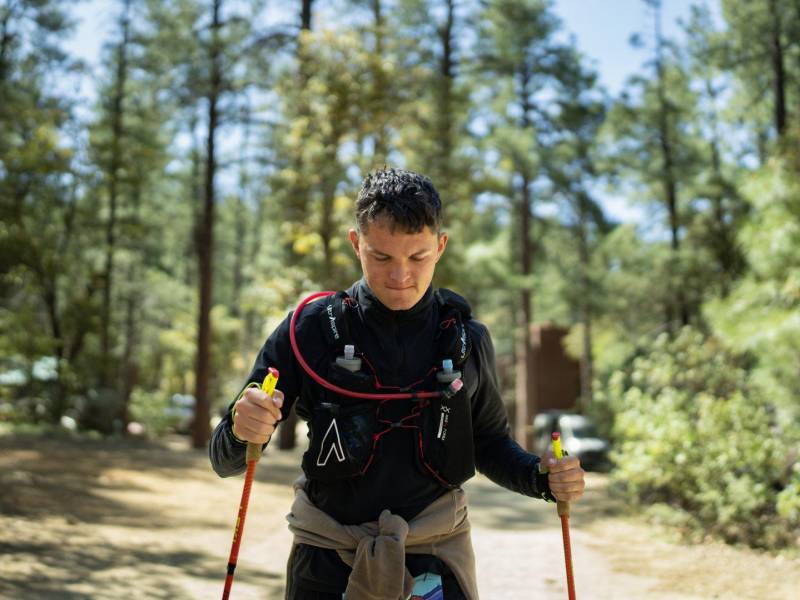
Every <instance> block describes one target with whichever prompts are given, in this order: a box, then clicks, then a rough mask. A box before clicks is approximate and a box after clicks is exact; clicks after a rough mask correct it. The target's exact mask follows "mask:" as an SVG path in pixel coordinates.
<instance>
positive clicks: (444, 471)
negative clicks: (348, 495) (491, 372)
mask: <svg viewBox="0 0 800 600" xmlns="http://www.w3.org/2000/svg"><path fill="white" fill-rule="evenodd" d="M434 301H435V302H437V304H438V307H439V311H438V312H439V323H438V326H437V331H436V333H435V335H434V343H435V344H436V352H435V357H436V358H435V363H434V364H432V365H430V367H429V368H428V370H427V372H426V374H425V376H424V377H423V378H422V379H421V380H420V381H418V382H415V383H413V384H409V385H408V387H405V388H401V389H397V388H392V389H391V392H405V393H411V394H412V395H413V394H415V393H420V392H431V391H441V392H444V391H445V390H446V389H447V388H448V386H449V384H448V383H442V382H440V381H439V380H438V379H437V376H436V375H437V373H438V372H440V371H442V361H443V360H444V359H451V360H452V361H453V368H454V370H456V371H457V370H460V371H462V376H461V377H462V380H463V381H464V383H465V385H464V386H462V388H461V389H460V390H459V391H458V392H456V393H455V394H453V395H451V396H450V397H446V395H440V396H439V397H434V398H415V397H412V399H411V400H374V399H361V398H354V397H350V396H346V395H344V394H340V393H336V392H333V391H331V390H329V389H326V388H324V387H323V386H321V385H319V384H318V383H316V382H313V381H311V382H310V384H309V385H310V388H311V389H310V392H311V393H310V394H309V396H310V399H309V401H310V404H311V406H310V407H308V408H309V409H310V410H306V411H305V412H306V413H307V414H306V415H304V417H307V418H308V425H309V447H308V450H307V451H306V452H305V454H304V455H303V462H302V467H303V471H304V472H305V474H306V476H307V477H308V478H309V479H316V480H319V481H323V482H333V481H338V480H342V479H346V478H349V477H358V476H361V475H364V474H365V473H366V472H367V471H368V469H371V468H377V464H378V463H380V458H381V440H382V438H383V437H384V436H387V435H409V431H410V434H411V435H413V436H414V438H415V443H414V449H415V450H414V456H413V457H409V458H413V460H415V463H416V464H417V466H418V467H419V469H420V470H421V471H422V472H424V473H426V474H428V475H430V476H431V477H433V478H434V479H436V481H438V482H439V483H440V484H442V485H443V486H445V487H447V488H454V487H458V486H459V485H461V484H462V483H464V482H465V481H466V480H467V479H469V478H470V477H472V475H474V474H475V457H474V448H473V437H472V412H471V405H470V401H469V397H470V392H471V391H473V390H474V385H473V386H470V385H466V384H467V382H468V380H467V379H465V375H466V372H465V371H466V370H470V372H471V376H470V377H469V381H470V382H475V381H476V377H475V376H474V372H473V371H474V366H473V365H472V364H471V363H469V361H468V360H467V359H468V358H469V355H470V350H471V341H470V336H469V334H468V332H467V328H466V325H465V322H466V321H467V319H469V318H470V307H469V304H468V303H467V302H466V300H464V299H463V298H461V297H460V296H458V295H457V294H455V293H454V292H451V291H449V290H446V289H439V290H437V291H436V292H435V300H434ZM321 302H323V303H324V305H325V307H324V310H322V311H320V313H319V315H320V322H319V326H320V327H321V328H322V333H323V336H324V340H325V341H326V342H327V349H328V352H327V356H326V360H325V361H323V365H322V368H321V369H320V372H318V374H319V375H320V376H322V377H323V378H324V379H326V380H328V381H329V382H330V383H332V384H334V385H336V386H338V387H340V388H344V389H346V390H349V391H354V392H362V393H375V394H380V393H386V391H387V390H386V388H384V387H382V386H381V384H380V373H377V372H375V370H374V369H373V367H372V362H371V361H370V360H369V359H370V357H369V356H366V355H364V354H363V353H362V352H361V349H360V348H359V339H358V336H359V333H360V329H361V328H360V322H359V319H360V316H359V315H358V312H357V311H358V305H357V302H356V301H355V300H354V299H353V298H351V297H350V296H348V295H347V294H346V293H345V292H337V293H336V294H335V295H331V296H329V297H327V298H325V299H324V300H321ZM311 329H315V328H313V327H312V328H311ZM318 333H319V330H317V334H318ZM346 345H353V346H354V347H355V356H356V357H358V358H361V359H362V360H361V368H360V369H359V370H358V371H355V372H353V371H350V370H348V369H346V368H344V367H342V366H340V365H338V364H337V363H336V358H337V357H338V356H342V355H343V353H344V347H345V346H346ZM302 346H303V344H302V340H300V344H299V349H300V351H301V352H302ZM468 388H469V389H468ZM395 402H401V403H405V404H404V406H405V407H406V408H407V410H405V409H402V410H398V409H400V407H398V406H395V407H392V408H390V407H389V406H388V405H389V403H395ZM398 412H400V413H402V416H399V417H398V416H397V415H398ZM388 413H391V414H392V415H393V418H390V417H389V415H388ZM396 429H399V430H406V431H395V430H396Z"/></svg>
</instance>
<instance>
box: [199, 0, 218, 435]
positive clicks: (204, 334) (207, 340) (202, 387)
mask: <svg viewBox="0 0 800 600" xmlns="http://www.w3.org/2000/svg"><path fill="white" fill-rule="evenodd" d="M221 4H222V0H214V4H213V17H212V22H211V44H210V46H209V56H208V59H209V63H210V66H211V77H210V81H209V89H208V137H207V140H206V173H205V197H204V202H203V215H202V221H201V224H200V235H199V242H200V244H199V247H198V249H197V250H198V267H199V270H200V311H199V315H198V328H197V372H196V381H197V388H196V393H195V399H196V404H195V413H194V423H193V424H192V443H193V445H194V447H195V448H204V447H205V446H206V444H207V443H208V440H209V438H210V437H211V429H210V426H209V422H208V421H209V417H210V413H211V411H210V400H209V369H210V367H211V363H210V353H211V339H212V331H211V303H212V289H213V260H214V200H215V199H214V175H215V173H216V170H217V164H216V154H215V152H216V148H215V137H216V132H217V122H218V119H219V115H218V113H217V103H218V102H219V96H220V93H221V90H222V72H221V68H220V54H221V52H220V47H219V44H220V42H219V29H220V26H221V23H220V15H219V13H220V5H221Z"/></svg>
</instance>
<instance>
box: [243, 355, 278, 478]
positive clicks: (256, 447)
mask: <svg viewBox="0 0 800 600" xmlns="http://www.w3.org/2000/svg"><path fill="white" fill-rule="evenodd" d="M278 377H280V373H278V369H275V368H273V367H270V368H269V369H268V370H267V375H266V377H264V381H262V382H261V390H262V391H264V392H266V394H267V395H268V396H269V397H272V394H274V393H275V386H276V385H278ZM262 452H263V447H262V446H261V444H254V443H253V442H247V452H246V454H245V461H246V462H250V461H251V460H255V461H258V459H260V458H261V453H262Z"/></svg>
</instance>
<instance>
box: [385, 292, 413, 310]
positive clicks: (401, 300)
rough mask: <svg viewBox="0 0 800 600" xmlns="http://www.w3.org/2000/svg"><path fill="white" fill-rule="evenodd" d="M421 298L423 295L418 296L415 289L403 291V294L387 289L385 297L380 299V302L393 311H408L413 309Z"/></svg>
mask: <svg viewBox="0 0 800 600" xmlns="http://www.w3.org/2000/svg"><path fill="white" fill-rule="evenodd" d="M421 297H422V296H421V295H419V296H418V295H417V291H416V290H415V289H411V290H403V291H402V292H397V291H395V290H391V289H386V290H384V297H383V298H379V300H380V301H381V302H382V303H383V305H384V306H385V307H386V308H389V309H391V310H408V309H409V308H413V307H414V305H415V304H416V303H417V302H419V299H420V298H421Z"/></svg>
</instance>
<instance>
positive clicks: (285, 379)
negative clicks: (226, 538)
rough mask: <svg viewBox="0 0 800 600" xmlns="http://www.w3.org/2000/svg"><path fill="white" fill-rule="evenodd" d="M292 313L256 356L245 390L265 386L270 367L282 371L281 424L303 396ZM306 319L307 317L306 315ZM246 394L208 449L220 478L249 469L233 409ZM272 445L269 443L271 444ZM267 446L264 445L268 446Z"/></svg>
mask: <svg viewBox="0 0 800 600" xmlns="http://www.w3.org/2000/svg"><path fill="white" fill-rule="evenodd" d="M291 316H292V313H289V316H287V317H286V319H284V321H283V322H282V323H281V324H280V325H279V326H278V328H277V329H275V331H273V332H272V335H270V336H269V338H267V341H266V342H264V345H263V346H262V347H261V350H260V351H259V353H258V356H256V360H255V363H254V364H253V368H252V370H251V371H250V375H249V376H248V377H247V381H246V382H245V385H243V386H242V391H244V389H245V387H247V385H248V384H249V383H251V382H256V383H258V384H261V382H262V381H263V380H264V377H265V376H266V374H267V369H268V368H269V367H275V368H276V369H278V371H279V372H280V378H279V379H278V386H277V387H278V389H279V390H281V391H282V392H283V394H284V402H283V406H282V407H281V421H284V420H285V419H286V418H287V417H288V416H289V413H290V411H291V409H292V405H293V404H294V403H295V400H296V399H297V396H298V395H299V393H300V374H299V371H300V369H301V367H300V365H299V364H298V363H297V361H296V359H295V357H294V353H293V352H292V347H291V343H290V341H289V324H290V321H291ZM303 316H305V315H303ZM242 391H240V392H239V394H237V396H236V398H234V400H233V402H231V403H230V405H229V406H228V410H227V411H226V413H225V416H224V417H223V419H222V421H220V422H219V424H218V425H217V427H216V428H215V429H214V432H213V433H212V435H211V443H210V444H209V447H208V452H209V457H210V459H211V466H212V467H213V468H214V471H215V472H216V473H217V475H219V476H220V477H230V476H231V475H237V474H238V473H241V472H243V471H244V470H245V468H246V465H245V450H246V448H247V444H246V443H243V442H240V441H238V440H237V439H236V438H234V437H233V430H232V425H233V423H232V420H231V409H232V408H233V405H234V404H235V402H236V400H237V399H238V398H239V395H241V393H242ZM267 443H269V442H267ZM266 446H267V444H264V447H266Z"/></svg>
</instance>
